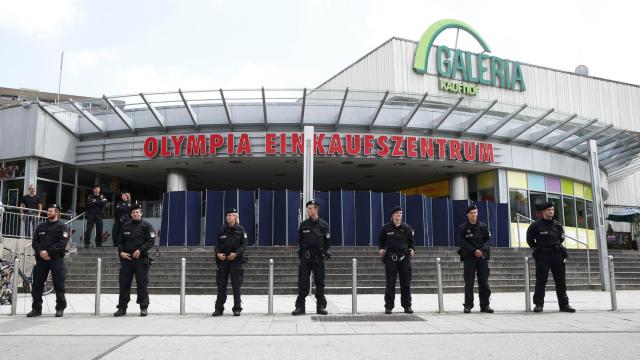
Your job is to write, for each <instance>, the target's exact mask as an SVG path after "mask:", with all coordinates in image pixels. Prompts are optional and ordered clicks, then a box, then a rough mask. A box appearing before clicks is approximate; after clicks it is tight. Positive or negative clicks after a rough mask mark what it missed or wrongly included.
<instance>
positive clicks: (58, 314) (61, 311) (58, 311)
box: [56, 310, 64, 317]
mask: <svg viewBox="0 0 640 360" xmlns="http://www.w3.org/2000/svg"><path fill="white" fill-rule="evenodd" d="M62 315H64V310H56V317H62Z"/></svg>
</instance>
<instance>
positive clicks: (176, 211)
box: [161, 191, 187, 246]
mask: <svg viewBox="0 0 640 360" xmlns="http://www.w3.org/2000/svg"><path fill="white" fill-rule="evenodd" d="M186 200H187V192H186V191H172V192H168V193H167V194H166V196H165V201H166V202H168V209H167V222H166V228H165V229H162V230H161V232H162V233H166V234H167V243H166V244H167V246H184V245H185V241H186V238H187V233H186V222H185V221H186V213H187V211H186ZM163 216H164V215H163Z"/></svg>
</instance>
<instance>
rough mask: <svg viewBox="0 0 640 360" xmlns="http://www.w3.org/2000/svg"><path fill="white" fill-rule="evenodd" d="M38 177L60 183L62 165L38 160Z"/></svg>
mask: <svg viewBox="0 0 640 360" xmlns="http://www.w3.org/2000/svg"><path fill="white" fill-rule="evenodd" d="M38 177H39V178H41V179H47V180H53V181H59V180H60V164H59V163H53V162H51V161H47V160H38Z"/></svg>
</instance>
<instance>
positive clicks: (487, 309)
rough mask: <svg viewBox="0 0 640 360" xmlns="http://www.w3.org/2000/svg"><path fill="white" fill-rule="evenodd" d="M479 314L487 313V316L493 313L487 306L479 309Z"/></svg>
mask: <svg viewBox="0 0 640 360" xmlns="http://www.w3.org/2000/svg"><path fill="white" fill-rule="evenodd" d="M480 312H483V313H487V314H493V313H494V311H493V309H492V308H491V307H490V306H488V305H487V306H483V307H481V308H480Z"/></svg>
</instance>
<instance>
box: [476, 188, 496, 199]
mask: <svg viewBox="0 0 640 360" xmlns="http://www.w3.org/2000/svg"><path fill="white" fill-rule="evenodd" d="M478 199H479V200H480V201H490V202H493V201H496V192H495V190H494V189H493V188H491V189H484V190H480V191H479V192H478Z"/></svg>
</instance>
